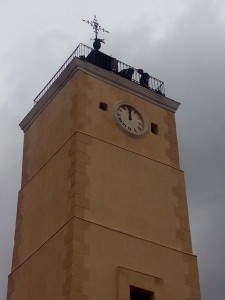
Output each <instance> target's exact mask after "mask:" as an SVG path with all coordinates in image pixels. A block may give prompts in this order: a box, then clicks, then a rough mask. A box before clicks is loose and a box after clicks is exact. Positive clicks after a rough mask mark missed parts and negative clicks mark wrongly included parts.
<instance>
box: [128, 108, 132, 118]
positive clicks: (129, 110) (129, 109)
mask: <svg viewBox="0 0 225 300" xmlns="http://www.w3.org/2000/svg"><path fill="white" fill-rule="evenodd" d="M128 112H129V120H132V118H131V107H130V108H128Z"/></svg>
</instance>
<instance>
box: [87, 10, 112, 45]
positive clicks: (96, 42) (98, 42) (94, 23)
mask: <svg viewBox="0 0 225 300" xmlns="http://www.w3.org/2000/svg"><path fill="white" fill-rule="evenodd" d="M82 21H84V22H86V23H87V24H90V25H91V27H92V28H93V29H94V33H95V38H94V39H93V40H94V43H93V47H94V49H95V50H99V49H100V48H101V43H105V41H104V39H98V33H99V31H103V32H107V33H109V32H108V31H107V30H105V28H102V27H101V26H100V25H99V23H98V20H97V18H96V15H94V20H93V21H89V20H84V19H82Z"/></svg>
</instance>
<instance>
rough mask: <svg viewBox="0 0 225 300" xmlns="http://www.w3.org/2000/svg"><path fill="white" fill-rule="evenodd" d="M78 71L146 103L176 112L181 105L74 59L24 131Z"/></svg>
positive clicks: (24, 123) (27, 118)
mask: <svg viewBox="0 0 225 300" xmlns="http://www.w3.org/2000/svg"><path fill="white" fill-rule="evenodd" d="M78 70H81V71H83V72H85V73H88V74H89V75H91V76H93V77H95V78H97V79H100V80H102V81H104V82H107V83H109V84H111V85H113V86H116V87H118V88H120V89H123V90H126V91H127V92H129V93H132V94H134V95H136V96H138V97H140V98H142V99H143V100H145V101H149V102H151V103H154V104H156V105H158V106H160V107H163V108H165V109H167V110H169V111H172V112H175V111H176V110H177V108H178V107H179V105H180V103H179V102H176V101H175V100H172V99H170V98H167V97H165V96H162V95H159V94H157V93H155V92H153V91H151V90H149V89H147V88H144V87H142V86H140V85H139V84H137V83H135V82H133V81H130V80H127V79H125V78H123V77H121V76H118V75H117V74H114V73H111V72H109V71H106V70H104V69H102V68H99V67H98V66H95V65H93V64H91V63H89V62H86V61H84V60H81V59H79V58H74V59H73V60H72V61H71V63H70V64H69V65H68V66H67V67H66V69H65V70H64V71H63V72H62V73H61V74H60V76H59V77H58V78H57V79H56V80H55V81H54V83H53V84H52V85H51V86H50V87H49V89H48V90H47V91H46V93H45V94H44V95H43V96H42V98H41V99H40V100H39V101H38V102H37V103H36V104H35V106H34V107H33V108H32V109H31V110H30V112H29V113H28V114H27V115H26V116H25V118H24V119H23V120H22V122H21V123H20V124H19V125H20V127H21V129H22V130H23V131H25V130H26V129H27V127H28V126H29V125H30V124H31V123H32V122H33V121H34V120H35V119H36V117H37V116H38V115H39V114H40V113H41V111H42V110H43V109H44V108H45V107H46V106H47V105H48V104H49V102H50V101H51V100H52V99H53V97H54V96H55V95H56V94H57V93H58V91H59V90H60V89H61V88H62V87H63V86H64V85H65V84H66V82H67V81H68V80H69V79H70V78H71V77H72V76H73V75H74V74H75V73H76V72H77V71H78Z"/></svg>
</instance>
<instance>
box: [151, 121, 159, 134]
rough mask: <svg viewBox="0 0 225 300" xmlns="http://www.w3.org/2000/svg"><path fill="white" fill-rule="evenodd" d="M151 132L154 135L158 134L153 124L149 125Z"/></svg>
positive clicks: (155, 125) (156, 127)
mask: <svg viewBox="0 0 225 300" xmlns="http://www.w3.org/2000/svg"><path fill="white" fill-rule="evenodd" d="M151 132H152V133H154V134H158V125H157V124H155V123H151Z"/></svg>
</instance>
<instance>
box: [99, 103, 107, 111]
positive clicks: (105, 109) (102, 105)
mask: <svg viewBox="0 0 225 300" xmlns="http://www.w3.org/2000/svg"><path fill="white" fill-rule="evenodd" d="M99 108H100V109H102V110H104V111H107V110H108V104H106V103H104V102H100V103H99Z"/></svg>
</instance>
